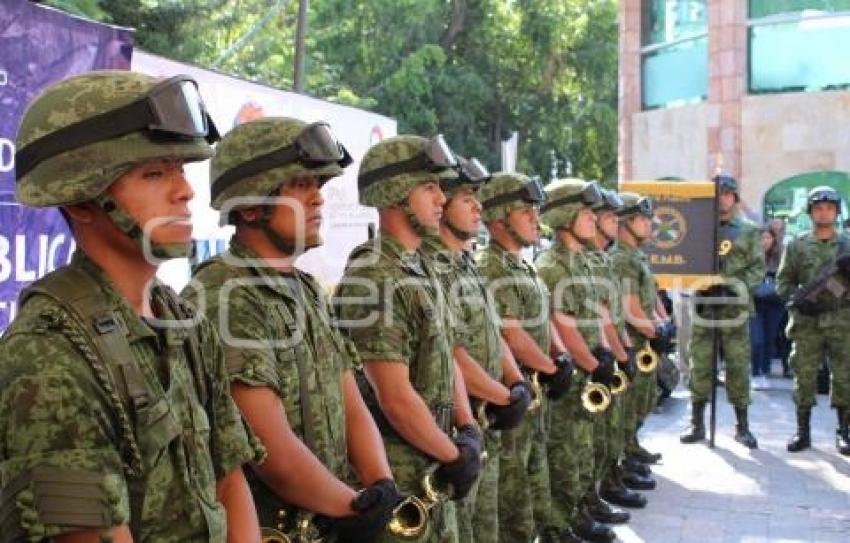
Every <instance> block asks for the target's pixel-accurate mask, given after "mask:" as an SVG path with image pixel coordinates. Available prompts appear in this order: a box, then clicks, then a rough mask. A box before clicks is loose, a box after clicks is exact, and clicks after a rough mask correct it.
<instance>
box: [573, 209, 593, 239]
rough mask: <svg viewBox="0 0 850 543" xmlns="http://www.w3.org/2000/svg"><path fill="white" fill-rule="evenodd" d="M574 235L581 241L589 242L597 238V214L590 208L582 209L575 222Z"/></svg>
mask: <svg viewBox="0 0 850 543" xmlns="http://www.w3.org/2000/svg"><path fill="white" fill-rule="evenodd" d="M572 232H573V235H574V236H575V237H577V238H578V239H580V240H581V241H588V240H591V239H593V238H595V237H596V213H594V212H593V211H592V210H591V209H590V208H589V207H585V208H582V210H581V211H579V212H578V215H576V218H575V220H574V221H573V228H572Z"/></svg>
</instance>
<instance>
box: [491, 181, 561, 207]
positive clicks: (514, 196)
mask: <svg viewBox="0 0 850 543" xmlns="http://www.w3.org/2000/svg"><path fill="white" fill-rule="evenodd" d="M517 200H521V201H523V202H526V203H529V204H533V205H541V204H542V203H543V202H545V201H546V193H545V192H544V191H543V184H542V183H541V182H540V179H538V178H536V177H532V178H531V180H529V181H528V183H526V184H525V185H523V186H522V187H520V188H519V189H517V190H514V191H511V192H506V193H505V194H500V195H498V196H494V197H492V198H490V199H489V200H486V201H484V202H482V204H481V205H482V207H483V208H484V209H489V208H491V207H496V206H499V205H503V204H507V203H510V202H514V201H517Z"/></svg>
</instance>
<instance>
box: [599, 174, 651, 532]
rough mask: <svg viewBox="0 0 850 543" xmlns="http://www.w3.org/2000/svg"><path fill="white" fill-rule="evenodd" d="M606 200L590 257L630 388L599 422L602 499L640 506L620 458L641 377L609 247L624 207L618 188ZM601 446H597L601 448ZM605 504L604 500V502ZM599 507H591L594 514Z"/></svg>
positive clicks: (609, 333) (611, 337) (610, 336)
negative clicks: (623, 475)
mask: <svg viewBox="0 0 850 543" xmlns="http://www.w3.org/2000/svg"><path fill="white" fill-rule="evenodd" d="M601 193H602V200H601V201H600V203H599V204H597V205H595V206H593V211H594V212H595V213H596V237H595V239H594V248H593V250H591V251H589V253H588V260H589V262H590V264H591V267H592V269H593V272H594V275H595V276H596V277H600V278H602V280H601V281H600V287H601V288H600V289H598V291H599V295H600V302H601V303H602V306H603V308H604V309H605V311H606V313H607V314H608V315H609V316H610V319H607V320H606V321H605V323H606V324H605V326H604V330H605V332H606V337H608V341H609V343H610V344H611V348H612V350H613V351H614V354H615V355H616V357H617V363H618V365H619V368H620V370H621V371H623V373H624V374H625V375H626V377H627V379H628V386H627V387H626V390H625V391H624V392H622V393H620V394H618V395H613V396H612V398H611V407H610V408H609V409H608V412H607V413H606V415H607V417H604V418H603V417H599V418H598V419H597V421H605V420H607V423H608V424H607V447H606V448H605V450H606V454H605V457H604V459H603V458H600V455H599V453H598V452H597V462H596V464H597V466H599V470H600V472H599V479H600V489H599V493H600V496H601V497H602V498H604V499H605V500H606V501H609V502H611V503H613V504H616V505H622V506H623V507H635V508H640V507H644V506H646V498H645V497H644V496H642V495H640V494H639V493H637V492H634V491H632V490H629V489H628V488H626V486H625V485H624V484H623V482H622V480H621V477H620V470H619V461H620V459H621V458H622V457H623V454H624V452H625V449H626V427H625V414H626V412H625V410H626V405H627V403H628V398H627V395H628V394H629V393H630V392H632V393H633V392H634V390H633V389H632V384H633V383H634V381H635V379H636V378H637V366H636V363H635V349H634V348H633V346H632V345H631V340H630V338H629V337H628V334H626V320H625V314H624V311H623V300H622V294H621V288H620V283H619V276H618V275H616V274H615V273H614V261H613V259H612V258H611V255H610V254H609V253H608V251H609V250H611V249H613V248H614V245H615V242H616V240H617V237H618V235H619V217H618V216H617V211H619V210H620V209H621V208H622V207H623V201H622V200H621V199H620V197H619V196H618V195H617V193H616V192H615V191H609V190H604V189H603V190H601ZM603 435H605V434H604V433H603V432H601V431H600V432H598V433H597V432H594V439H595V440H596V441H597V442H598V440H600V439H602V436H603ZM598 450H599V449H597V451H598ZM601 505H602V506H604V502H603V503H602V504H601ZM598 508H599V506H598V505H597V507H596V508H593V509H591V513H592V514H593V513H594V510H595V509H598ZM604 516H605V515H604V513H603V514H602V515H599V516H597V515H594V518H596V519H597V520H600V521H602V520H603V519H604Z"/></svg>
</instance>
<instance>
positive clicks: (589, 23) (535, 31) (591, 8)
mask: <svg viewBox="0 0 850 543" xmlns="http://www.w3.org/2000/svg"><path fill="white" fill-rule="evenodd" d="M52 3H53V4H56V5H58V6H59V7H60V8H62V9H69V10H70V9H74V8H73V6H74V5H77V13H86V14H88V15H89V16H91V17H93V18H96V19H99V20H103V21H108V22H111V23H113V24H120V25H123V26H130V27H133V28H135V29H136V30H137V34H136V39H137V43H138V45H139V46H140V47H142V48H144V49H146V50H149V51H151V52H154V53H157V54H161V55H164V56H168V57H170V58H176V59H178V60H183V61H188V62H192V63H195V64H199V65H201V66H209V67H215V68H216V69H219V70H222V71H224V72H227V73H232V74H234V75H238V76H241V77H245V78H248V79H252V80H256V81H261V82H264V83H267V84H269V85H273V86H276V87H280V88H285V89H288V88H291V87H292V73H293V64H294V58H293V42H294V35H295V20H296V16H297V9H298V2H297V1H294V0H292V1H289V0H54V1H53V2H52ZM308 16H309V34H308V38H307V51H308V57H307V66H306V67H307V79H306V92H307V93H309V94H311V95H314V96H318V97H321V98H325V99H328V100H332V101H337V102H342V103H346V104H351V105H356V106H359V107H366V108H369V109H373V110H375V111H377V112H380V113H383V114H385V115H389V116H392V117H394V118H396V119H398V122H399V132H415V133H419V134H423V135H430V134H434V133H437V132H442V133H443V134H445V135H446V138H447V139H448V141H449V142H450V144H451V145H452V146H453V147H454V148H455V149H456V150H457V151H458V152H460V153H461V154H465V155H470V156H477V157H479V158H481V159H482V160H484V161H485V162H486V163H487V164H488V165H489V166H490V167H491V168H492V169H498V165H499V148H500V142H501V141H502V140H503V139H506V138H507V137H509V136H510V134H511V133H512V132H513V131H517V132H518V133H519V140H520V152H519V163H518V168H519V169H521V170H524V171H527V172H529V173H531V174H538V175H541V176H542V177H543V178H544V179H547V180H548V179H549V178H550V177H551V175H552V173H553V169H554V173H555V174H556V175H557V176H564V175H569V174H572V175H576V176H581V177H584V178H588V179H603V180H610V179H612V178H614V176H615V175H616V161H617V155H616V153H617V149H616V141H617V37H618V35H617V2H616V0H313V2H310V11H309V13H308Z"/></svg>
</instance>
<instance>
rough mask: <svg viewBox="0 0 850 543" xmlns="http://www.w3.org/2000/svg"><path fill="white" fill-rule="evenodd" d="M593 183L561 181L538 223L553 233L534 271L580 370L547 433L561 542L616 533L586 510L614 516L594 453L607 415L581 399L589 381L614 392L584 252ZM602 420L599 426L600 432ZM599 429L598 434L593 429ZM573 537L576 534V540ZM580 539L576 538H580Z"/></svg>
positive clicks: (595, 286)
mask: <svg viewBox="0 0 850 543" xmlns="http://www.w3.org/2000/svg"><path fill="white" fill-rule="evenodd" d="M600 199H601V194H600V192H599V188H598V187H597V186H596V184H595V183H588V182H586V181H582V180H580V179H561V180H557V181H554V182H552V183H551V184H550V185H548V186H547V187H546V203H545V204H544V205H543V213H542V216H541V220H542V221H543V223H544V224H546V225H547V226H549V227H550V228H552V231H553V232H554V236H555V240H554V243H553V245H552V246H551V247H550V248H549V249H547V250H545V251H543V252H542V253H540V255H539V256H538V258H537V261H536V264H537V267H538V270H539V272H540V277H541V278H542V279H543V281H544V282H545V283H546V286H547V288H548V290H549V292H551V293H552V298H551V300H552V302H551V303H552V322H553V323H554V328H555V330H556V331H557V333H558V335H559V337H560V338H561V340H562V341H563V343H564V345H565V346H566V348H567V349H568V350H569V352H570V354H571V355H572V357H573V359H574V360H575V361H576V365H577V367H578V368H579V370H580V371H578V372H576V375H575V377H574V380H575V382H574V386H575V388H574V389H573V391H572V393H571V394H569V395H568V396H567V397H566V398H565V399H564V401H563V402H560V403H558V404H555V405H554V406H553V407H552V427H551V431H550V434H549V447H548V453H549V470H550V473H551V494H552V505H553V517H554V519H555V522H556V525H557V527H558V528H559V529H561V530H564V532H563V533H562V535H561V540H562V541H571V540H577V539H578V538H581V539H586V540H589V541H603V542H604V541H612V540H614V539H615V538H616V536H615V534H614V532H613V530H611V528H609V527H607V526H605V525H604V524H599V523H597V522H596V521H595V520H594V518H593V517H592V516H591V515H590V513H589V511H588V497H589V496H591V495H592V496H593V497H594V498H595V499H594V500H593V501H596V502H597V503H595V504H594V505H595V506H596V507H595V508H596V512H597V513H600V512H603V511H604V512H605V513H606V514H605V516H606V517H607V518H608V520H619V521H621V522H622V521H624V520H625V519H623V518H622V515H621V516H620V517H621V518H619V519H613V518H612V517H613V516H615V515H614V512H613V511H611V510H606V509H607V507H605V504H603V503H601V500H599V499H598V497H597V496H596V489H595V487H596V482H597V478H598V475H599V472H598V471H597V466H596V461H597V460H600V461H604V460H605V459H604V451H600V452H601V455H600V456H597V451H595V450H594V431H598V432H600V439H599V442H598V445H599V447H600V448H603V449H604V447H605V445H606V443H607V439H606V438H607V425H606V423H605V420H604V419H605V414H603V413H597V414H595V415H591V414H590V413H589V412H588V411H587V410H586V409H585V408H584V406H583V405H582V400H581V392H582V390H583V388H584V385H585V384H587V383H589V382H595V383H600V384H602V385H604V386H606V387H610V385H611V383H612V379H613V374H614V369H615V365H616V362H615V357H614V354H613V353H612V352H611V351H610V350H609V349H608V341H607V337H606V336H605V335H604V334H603V333H602V324H603V318H602V315H603V312H602V310H601V308H600V304H601V302H600V290H601V289H600V282H599V281H597V280H596V278H595V276H594V267H593V264H592V263H591V260H590V256H589V253H588V251H587V250H586V248H587V246H588V245H590V244H592V243H593V240H594V238H595V236H596V216H595V215H594V213H593V210H592V206H593V205H596V204H598V203H599V202H600ZM597 420H599V423H598V425H597V422H596V421H597ZM594 426H596V429H595V428H594ZM573 532H574V533H573ZM576 536H578V538H577V537H576Z"/></svg>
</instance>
